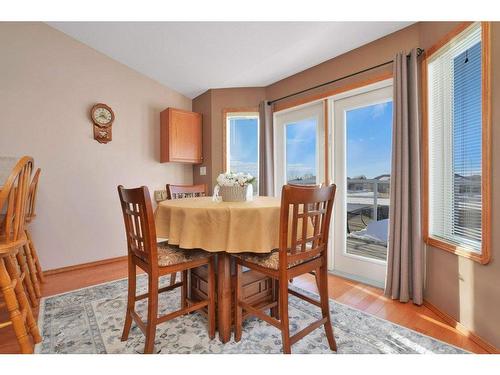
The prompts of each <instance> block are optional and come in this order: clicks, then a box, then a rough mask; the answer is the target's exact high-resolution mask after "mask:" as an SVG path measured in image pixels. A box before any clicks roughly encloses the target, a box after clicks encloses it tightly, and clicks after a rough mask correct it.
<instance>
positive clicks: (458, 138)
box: [424, 22, 490, 263]
mask: <svg viewBox="0 0 500 375" xmlns="http://www.w3.org/2000/svg"><path fill="white" fill-rule="evenodd" d="M487 30H488V25H487V24H483V25H482V24H481V23H479V22H477V23H473V24H471V25H468V26H467V27H461V30H460V32H459V33H458V34H457V35H455V36H454V37H453V38H451V39H450V40H448V41H447V43H446V44H444V45H442V46H440V48H438V49H431V51H430V53H429V55H428V56H427V57H426V61H425V62H424V64H425V65H426V66H425V68H426V80H427V92H426V94H427V98H426V104H425V105H426V106H427V118H426V121H427V127H426V130H425V131H426V139H427V147H428V154H427V155H426V172H427V176H426V177H427V179H428V182H427V184H426V185H427V186H426V190H425V192H426V194H428V207H427V209H428V212H427V223H428V227H427V228H426V231H427V233H426V239H427V241H428V243H429V244H431V245H433V246H436V247H438V248H441V249H444V250H448V251H452V252H454V253H457V254H459V255H465V256H467V257H469V258H472V259H474V260H477V261H479V262H481V263H486V262H488V260H489V249H488V246H487V244H488V237H489V232H488V229H489V207H488V202H489V184H490V181H489V149H490V147H489V144H487V142H489V136H488V134H489V131H490V129H489V126H490V125H489V107H488V103H489V98H488V97H487V95H488V94H489V90H488V87H489V84H488V79H489V74H488V60H487V57H488V56H489V52H488V50H487V49H488V38H487V33H486V32H485V31H487ZM485 36H486V38H485Z"/></svg>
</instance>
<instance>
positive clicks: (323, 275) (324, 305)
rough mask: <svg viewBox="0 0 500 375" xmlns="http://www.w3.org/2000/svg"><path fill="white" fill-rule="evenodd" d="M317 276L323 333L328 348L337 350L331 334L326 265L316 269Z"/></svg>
mask: <svg viewBox="0 0 500 375" xmlns="http://www.w3.org/2000/svg"><path fill="white" fill-rule="evenodd" d="M316 273H318V274H319V275H318V276H319V277H318V279H319V297H320V300H321V314H322V316H323V318H326V322H325V333H326V338H327V340H328V345H330V350H333V351H335V352H336V351H337V343H336V341H335V336H334V334H333V327H332V322H331V318H330V306H329V305H330V303H329V298H328V273H327V270H326V267H325V266H323V267H321V268H320V269H319V270H316Z"/></svg>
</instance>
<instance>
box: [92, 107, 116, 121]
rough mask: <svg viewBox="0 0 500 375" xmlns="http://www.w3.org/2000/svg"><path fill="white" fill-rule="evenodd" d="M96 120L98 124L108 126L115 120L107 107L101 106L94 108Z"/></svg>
mask: <svg viewBox="0 0 500 375" xmlns="http://www.w3.org/2000/svg"><path fill="white" fill-rule="evenodd" d="M93 117H94V120H95V122H96V123H97V124H98V125H101V126H106V125H108V124H110V123H111V121H113V114H112V113H111V111H110V110H109V109H107V108H103V107H99V108H96V109H95V110H94V114H93Z"/></svg>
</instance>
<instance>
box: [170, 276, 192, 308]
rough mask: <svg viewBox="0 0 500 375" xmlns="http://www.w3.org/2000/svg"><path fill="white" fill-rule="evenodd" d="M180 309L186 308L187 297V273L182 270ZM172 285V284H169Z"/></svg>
mask: <svg viewBox="0 0 500 375" xmlns="http://www.w3.org/2000/svg"><path fill="white" fill-rule="evenodd" d="M181 282H182V286H181V308H182V309H184V308H186V307H187V305H188V304H187V296H188V271H187V270H184V271H182V272H181ZM170 285H172V283H170Z"/></svg>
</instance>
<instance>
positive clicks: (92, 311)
mask: <svg viewBox="0 0 500 375" xmlns="http://www.w3.org/2000/svg"><path fill="white" fill-rule="evenodd" d="M144 276H145V275H141V276H140V277H139V278H138V289H140V292H139V293H143V292H145V291H146V289H147V288H146V283H147V279H146V278H145V277H144ZM162 282H164V283H168V277H167V278H165V280H164V281H163V280H162ZM300 291H301V292H302V293H305V294H308V295H311V296H313V297H314V294H312V293H309V292H307V291H304V290H300ZM179 293H180V291H179V289H176V291H173V292H170V293H169V292H167V293H163V294H161V295H160V301H159V306H160V307H159V310H160V313H162V314H163V313H165V312H166V311H169V310H170V311H172V310H174V309H177V308H179V307H180V296H179ZM126 295H127V280H126V279H123V280H118V281H113V282H109V283H106V284H101V285H96V286H92V287H89V288H85V289H80V290H75V291H72V292H69V293H65V294H60V295H56V296H52V297H47V298H44V299H43V300H42V301H41V305H40V306H41V307H40V317H39V326H40V329H41V330H42V336H43V341H42V342H41V343H40V344H38V345H37V347H36V352H37V353H142V351H143V349H144V335H143V334H142V332H141V331H140V330H139V328H138V327H137V326H136V325H135V324H132V329H131V331H130V335H129V339H128V341H126V342H121V341H120V336H121V333H122V328H123V321H124V313H125V308H126ZM330 307H331V314H332V318H333V326H334V331H335V338H336V340H337V346H338V353H453V354H458V353H466V352H465V351H463V350H461V349H458V348H456V347H454V346H451V345H448V344H445V343H443V342H441V341H438V340H435V339H433V338H431V337H429V336H425V335H422V334H420V333H417V332H415V331H412V330H409V329H407V328H404V327H401V326H398V325H396V324H393V323H391V322H388V321H386V320H383V319H380V318H377V317H375V316H372V315H369V314H366V313H364V312H362V311H359V310H356V309H353V308H351V307H348V306H346V305H343V304H340V303H337V302H335V301H331V303H330ZM137 309H138V311H139V315H141V316H142V317H144V316H146V311H147V301H145V300H143V301H140V302H139V303H137ZM319 317H320V311H319V308H317V307H315V306H313V305H310V304H308V303H306V302H304V301H302V300H300V299H298V298H296V297H294V296H290V320H291V322H290V329H291V332H292V334H293V332H296V331H298V330H300V329H301V328H303V327H305V326H306V325H307V324H308V323H310V322H312V321H313V320H316V319H318V318H319ZM155 350H156V351H157V352H158V353H162V354H168V353H248V354H251V353H281V333H280V331H279V330H277V329H276V328H274V327H272V326H270V325H269V324H267V323H265V322H264V321H262V320H260V319H256V318H250V319H247V320H246V321H245V323H244V326H243V336H242V339H241V341H240V342H239V343H236V342H234V341H233V340H232V339H231V341H230V342H228V343H226V344H222V343H221V342H220V341H219V340H218V338H217V337H216V338H215V339H214V340H210V339H209V338H208V334H207V322H206V318H205V317H204V316H203V315H202V314H200V313H194V314H190V315H187V316H182V317H179V318H176V319H174V320H171V321H169V322H166V323H163V324H161V325H160V326H158V328H157V331H156V343H155ZM292 352H293V353H332V352H331V351H330V349H329V347H328V343H327V340H326V336H325V333H324V329H323V327H321V328H319V329H316V330H315V331H314V332H313V333H311V334H309V335H308V336H306V337H305V338H304V339H302V340H300V341H299V342H298V343H296V344H295V345H293V346H292Z"/></svg>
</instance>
